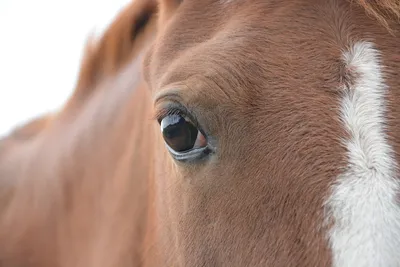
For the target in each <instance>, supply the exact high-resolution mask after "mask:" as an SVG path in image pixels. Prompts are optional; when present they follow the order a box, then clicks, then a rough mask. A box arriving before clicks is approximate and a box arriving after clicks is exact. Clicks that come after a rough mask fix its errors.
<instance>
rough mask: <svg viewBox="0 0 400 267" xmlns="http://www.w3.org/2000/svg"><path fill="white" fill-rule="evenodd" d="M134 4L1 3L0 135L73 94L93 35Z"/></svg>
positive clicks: (109, 0) (93, 0) (111, 0)
mask: <svg viewBox="0 0 400 267" xmlns="http://www.w3.org/2000/svg"><path fill="white" fill-rule="evenodd" d="M129 2H130V0H68V1H65V0H0V136H2V135H4V134H6V133H7V132H9V131H10V130H11V129H12V128H13V127H15V126H16V125H18V124H21V123H23V122H25V121H27V120H29V119H31V118H33V117H36V116H37V115H40V114H42V113H44V112H47V111H51V110H55V109H57V108H59V107H60V106H61V105H62V104H63V103H64V102H65V101H66V100H67V98H68V97H69V96H70V94H71V93H72V90H73V87H74V85H75V82H76V79H77V73H78V68H79V63H80V59H81V55H82V51H83V48H84V44H85V42H86V40H87V37H88V35H89V33H91V32H93V31H94V30H96V32H102V31H103V30H104V28H105V27H106V26H108V24H109V23H110V22H111V21H112V19H113V18H114V17H115V15H116V14H117V13H118V12H119V11H120V10H121V8H122V7H123V6H125V5H126V4H127V3H129Z"/></svg>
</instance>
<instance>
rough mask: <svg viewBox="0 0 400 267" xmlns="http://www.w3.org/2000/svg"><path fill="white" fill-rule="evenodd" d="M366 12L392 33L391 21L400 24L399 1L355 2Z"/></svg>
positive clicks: (362, 0)
mask: <svg viewBox="0 0 400 267" xmlns="http://www.w3.org/2000/svg"><path fill="white" fill-rule="evenodd" d="M354 1H355V2H356V3H357V4H358V5H360V6H362V7H363V8H364V9H365V11H366V12H367V13H368V14H369V15H371V16H372V17H374V18H375V19H376V20H377V21H379V22H380V23H381V24H382V25H383V26H384V27H385V28H387V29H388V30H389V31H392V29H391V27H390V21H391V20H397V21H398V22H400V1H399V0H354Z"/></svg>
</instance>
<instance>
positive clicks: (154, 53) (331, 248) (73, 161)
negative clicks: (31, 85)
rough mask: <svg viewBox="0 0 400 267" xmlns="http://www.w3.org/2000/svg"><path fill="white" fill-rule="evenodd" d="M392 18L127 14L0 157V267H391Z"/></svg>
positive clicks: (371, 12) (316, 7) (373, 4)
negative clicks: (68, 87) (65, 93)
mask: <svg viewBox="0 0 400 267" xmlns="http://www.w3.org/2000/svg"><path fill="white" fill-rule="evenodd" d="M399 20H400V3H399V2H398V1H397V0H374V1H368V2H367V1H364V0H353V1H348V0H298V1H294V0H287V1H276V0H268V1H265V0H249V1H243V0H202V1H199V0H157V1H156V0H154V1H145V0H136V1H134V2H132V4H131V5H129V6H128V7H127V8H126V9H125V10H124V11H122V13H121V15H119V16H118V17H117V18H116V19H115V22H114V23H113V24H112V25H111V26H110V28H109V29H108V30H107V31H106V33H105V34H104V35H103V37H102V38H100V40H96V41H94V42H93V41H92V42H89V43H88V44H87V50H86V52H85V55H86V57H85V58H84V60H83V63H82V65H81V70H80V76H79V78H78V82H77V85H76V88H75V91H74V94H73V95H72V96H71V98H70V99H68V101H67V102H66V104H65V106H63V108H62V109H61V110H60V111H59V112H57V113H56V114H51V119H50V120H49V123H44V124H40V125H41V126H38V127H36V128H34V130H33V131H29V136H28V138H25V139H17V140H15V142H13V143H12V144H10V145H9V146H7V147H6V148H5V150H3V149H4V148H1V150H0V181H1V186H0V200H1V201H0V203H1V205H0V209H1V212H0V240H1V242H0V265H1V266H7V267H9V266H10V267H14V266H27V267H36V266H44V267H46V266H52V267H53V266H78V267H79V266H82V267H83V266H85V267H87V266H93V267H94V266H96V267H97V266H99V267H111V266H145V267H155V266H277V267H279V266H332V267H343V266H362V267H372V266H385V267H386V266H388V267H389V266H390V267H392V266H400V253H398V251H399V249H400V203H399V189H400V181H399V178H398V171H399V170H398V161H399V155H400V154H399V152H400V132H399V131H398V127H397V125H398V124H399V123H400V109H399V107H398V105H397V100H398V99H400V95H399V94H400V91H399V90H397V89H400V79H399V69H400V46H399V45H398V44H399V43H400V38H399V34H400V23H399ZM44 120H45V121H47V120H46V119H44ZM28 126H29V124H27V125H26V126H22V128H21V129H26V128H25V127H27V128H29V127H28ZM10 138H11V139H12V138H15V136H13V135H11V137H10Z"/></svg>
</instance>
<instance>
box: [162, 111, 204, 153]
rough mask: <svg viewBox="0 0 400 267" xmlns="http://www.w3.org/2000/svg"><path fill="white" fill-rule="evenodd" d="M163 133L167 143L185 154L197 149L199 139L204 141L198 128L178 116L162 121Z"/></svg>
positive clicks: (168, 117) (170, 116) (167, 117)
mask: <svg viewBox="0 0 400 267" xmlns="http://www.w3.org/2000/svg"><path fill="white" fill-rule="evenodd" d="M161 131H162V133H163V137H164V140H165V142H166V143H167V144H168V146H169V147H170V148H171V149H173V150H174V151H176V152H185V151H188V150H191V149H193V148H195V146H196V141H197V140H198V138H199V137H200V139H201V140H204V137H203V135H202V134H201V133H200V131H199V130H198V129H197V127H196V126H194V125H193V123H191V122H190V121H188V120H186V119H185V118H184V117H182V116H181V115H178V114H174V115H168V116H166V117H164V119H163V120H162V121H161ZM197 143H198V142H197Z"/></svg>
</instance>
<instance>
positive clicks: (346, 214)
mask: <svg viewBox="0 0 400 267" xmlns="http://www.w3.org/2000/svg"><path fill="white" fill-rule="evenodd" d="M343 60H344V62H345V64H346V66H347V67H348V68H351V70H353V71H355V73H356V74H357V77H356V81H355V83H354V84H352V85H351V87H350V88H349V89H346V90H345V95H344V96H343V99H342V103H341V119H342V120H343V123H344V125H345V127H346V130H347V131H348V133H349V135H350V138H349V140H346V141H345V146H346V148H347V150H348V154H347V157H348V166H347V170H346V171H345V172H344V173H343V174H342V175H341V176H339V177H338V180H337V181H336V184H335V185H334V186H333V188H332V189H333V191H332V195H331V196H330V197H329V199H328V201H327V203H326V205H327V208H328V211H329V213H328V215H329V219H333V226H332V228H331V230H330V232H329V241H330V245H331V248H332V254H333V266H334V267H395V266H400V206H399V205H398V203H397V201H396V199H397V196H396V194H398V190H399V188H400V185H399V181H398V180H397V164H396V161H395V155H394V152H393V150H392V148H391V147H390V146H389V144H388V142H387V140H386V139H387V137H386V134H385V111H386V110H385V99H384V97H385V92H386V90H387V86H386V85H385V84H384V80H383V77H382V70H381V66H380V60H379V53H378V51H377V50H376V49H375V48H374V47H373V45H372V44H371V43H368V42H359V43H356V44H355V45H354V46H353V47H352V48H351V49H350V51H348V52H346V53H344V55H343Z"/></svg>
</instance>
